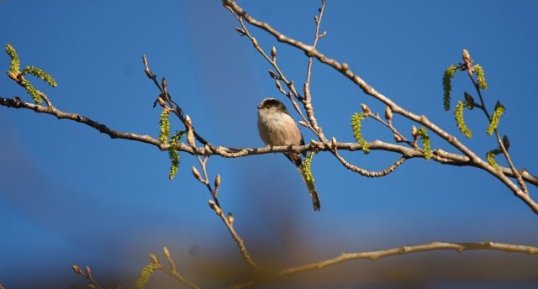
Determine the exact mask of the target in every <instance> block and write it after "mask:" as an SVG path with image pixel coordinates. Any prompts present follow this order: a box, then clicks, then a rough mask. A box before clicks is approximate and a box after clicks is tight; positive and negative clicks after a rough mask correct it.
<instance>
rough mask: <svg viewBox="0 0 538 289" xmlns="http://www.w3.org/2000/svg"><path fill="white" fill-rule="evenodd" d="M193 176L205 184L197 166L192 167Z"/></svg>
mask: <svg viewBox="0 0 538 289" xmlns="http://www.w3.org/2000/svg"><path fill="white" fill-rule="evenodd" d="M192 175H193V176H194V178H195V179H197V180H198V181H200V182H202V183H203V181H202V176H201V175H200V172H199V171H198V169H197V168H196V167H195V166H193V167H192Z"/></svg>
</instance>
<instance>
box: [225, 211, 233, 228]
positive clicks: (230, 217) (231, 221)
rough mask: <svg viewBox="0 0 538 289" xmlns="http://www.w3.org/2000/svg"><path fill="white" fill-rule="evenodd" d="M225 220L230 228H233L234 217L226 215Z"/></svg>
mask: <svg viewBox="0 0 538 289" xmlns="http://www.w3.org/2000/svg"><path fill="white" fill-rule="evenodd" d="M226 219H227V220H228V223H229V224H230V226H233V224H234V221H235V218H234V215H232V213H228V216H226Z"/></svg>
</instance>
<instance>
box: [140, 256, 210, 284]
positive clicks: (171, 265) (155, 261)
mask: <svg viewBox="0 0 538 289" xmlns="http://www.w3.org/2000/svg"><path fill="white" fill-rule="evenodd" d="M163 255H164V257H165V258H166V260H167V261H168V266H165V265H163V264H162V263H161V261H160V260H159V258H157V256H155V255H153V254H151V255H150V258H151V262H152V265H154V266H155V267H156V268H157V269H160V270H161V271H163V272H164V273H166V274H168V275H170V276H172V277H173V278H174V279H176V280H177V281H178V282H179V283H181V284H183V285H185V286H186V287H188V288H191V289H200V286H198V285H197V284H196V283H194V282H192V281H191V280H189V279H187V278H186V277H185V276H183V274H181V273H180V272H179V271H178V270H177V265H176V262H175V261H174V259H173V258H172V255H171V254H170V251H169V250H168V248H167V247H163Z"/></svg>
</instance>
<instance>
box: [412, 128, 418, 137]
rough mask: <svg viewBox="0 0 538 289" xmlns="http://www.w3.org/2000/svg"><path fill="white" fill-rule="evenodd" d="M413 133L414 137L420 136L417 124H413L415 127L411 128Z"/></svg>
mask: <svg viewBox="0 0 538 289" xmlns="http://www.w3.org/2000/svg"><path fill="white" fill-rule="evenodd" d="M411 135H412V136H413V137H414V138H417V136H418V129H417V127H416V126H414V125H413V128H412V129H411Z"/></svg>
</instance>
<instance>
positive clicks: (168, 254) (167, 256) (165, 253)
mask: <svg viewBox="0 0 538 289" xmlns="http://www.w3.org/2000/svg"><path fill="white" fill-rule="evenodd" d="M163 255H164V256H165V257H166V259H172V255H170V251H169V250H168V248H167V247H166V246H165V247H163Z"/></svg>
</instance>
